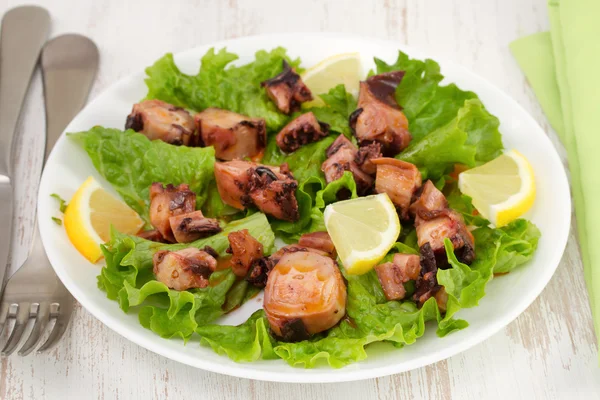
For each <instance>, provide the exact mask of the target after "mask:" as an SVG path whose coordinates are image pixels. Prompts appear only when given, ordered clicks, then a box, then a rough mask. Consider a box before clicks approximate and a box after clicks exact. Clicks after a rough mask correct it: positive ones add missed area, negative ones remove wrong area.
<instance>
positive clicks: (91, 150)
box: [69, 126, 215, 224]
mask: <svg viewBox="0 0 600 400" xmlns="http://www.w3.org/2000/svg"><path fill="white" fill-rule="evenodd" d="M69 137H70V138H71V139H73V140H75V141H76V142H77V143H78V144H79V145H81V147H83V149H84V150H85V151H86V152H87V154H88V155H89V157H90V159H91V160H92V163H93V164H94V167H96V169H97V170H98V172H99V173H100V175H102V176H103V177H104V178H105V179H106V180H107V181H108V182H110V183H111V184H112V186H113V187H114V188H115V189H116V191H117V192H118V193H119V194H120V195H121V197H122V198H123V200H125V202H126V203H127V205H129V207H131V208H132V209H134V210H135V211H136V212H137V213H138V214H140V216H141V217H142V218H143V219H144V220H145V221H146V223H147V224H149V217H148V209H149V206H150V194H149V193H150V185H152V183H154V182H161V183H163V184H167V183H172V184H174V185H179V184H181V183H187V184H188V185H189V186H190V190H192V191H193V192H194V193H196V205H197V207H200V206H202V205H203V204H204V202H205V200H206V198H207V191H208V187H209V185H210V184H211V182H212V181H213V180H214V174H213V167H214V163H215V152H214V149H213V148H212V147H205V148H199V147H186V146H172V145H170V144H167V143H165V142H162V141H160V140H154V141H150V140H148V138H146V136H144V135H142V134H140V133H137V132H134V131H132V130H127V131H125V132H123V131H120V130H118V129H111V128H103V127H100V126H96V127H94V128H92V129H90V130H89V131H87V132H78V133H70V134H69Z"/></svg>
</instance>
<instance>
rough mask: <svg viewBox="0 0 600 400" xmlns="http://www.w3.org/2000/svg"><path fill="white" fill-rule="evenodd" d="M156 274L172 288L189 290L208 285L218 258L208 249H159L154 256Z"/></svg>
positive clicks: (160, 280)
mask: <svg viewBox="0 0 600 400" xmlns="http://www.w3.org/2000/svg"><path fill="white" fill-rule="evenodd" d="M152 262H153V263H154V270H153V271H154V275H155V276H156V279H157V280H158V281H159V282H162V283H164V284H165V285H167V286H168V287H169V288H170V289H175V290H187V289H193V288H204V287H207V286H208V283H209V282H208V278H209V277H210V275H211V274H212V273H213V272H214V271H215V269H216V268H217V260H216V259H215V258H214V257H213V256H212V255H210V254H209V253H207V252H206V251H202V250H198V249H196V248H193V247H191V248H187V249H183V250H179V251H169V250H159V251H157V252H156V253H154V256H153V257H152Z"/></svg>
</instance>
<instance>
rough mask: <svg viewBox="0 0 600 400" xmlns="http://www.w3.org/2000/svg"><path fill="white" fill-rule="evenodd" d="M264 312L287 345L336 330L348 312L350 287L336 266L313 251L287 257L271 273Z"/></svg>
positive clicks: (277, 334) (273, 329) (272, 327)
mask: <svg viewBox="0 0 600 400" xmlns="http://www.w3.org/2000/svg"><path fill="white" fill-rule="evenodd" d="M264 309H265V313H266V315H267V319H268V320H269V325H270V326H271V330H272V331H273V333H274V334H275V335H276V336H278V337H279V338H281V339H282V340H284V341H290V342H292V341H300V340H304V339H307V338H309V337H310V336H311V335H313V334H315V333H319V332H323V331H325V330H327V329H329V328H331V327H333V326H334V325H336V324H337V323H338V322H339V321H340V320H341V319H342V318H343V316H344V314H345V312H346V285H345V284H344V280H343V279H342V274H341V273H340V270H339V268H338V266H337V265H336V262H335V261H334V260H332V259H331V258H329V257H325V256H322V255H319V254H317V253H315V252H311V251H296V252H291V253H287V254H285V255H284V256H283V257H281V259H280V260H279V262H278V263H277V264H276V265H275V267H274V268H273V270H272V271H271V272H270V273H269V277H268V280H267V286H266V288H265V297H264Z"/></svg>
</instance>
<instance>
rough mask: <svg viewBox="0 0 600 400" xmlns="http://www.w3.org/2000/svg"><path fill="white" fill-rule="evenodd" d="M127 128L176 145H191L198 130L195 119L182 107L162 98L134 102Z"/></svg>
mask: <svg viewBox="0 0 600 400" xmlns="http://www.w3.org/2000/svg"><path fill="white" fill-rule="evenodd" d="M125 129H133V130H134V131H136V132H140V133H142V134H144V135H146V137H148V139H150V140H156V139H158V140H162V141H163V142H167V143H170V144H174V145H185V146H188V145H191V144H193V136H194V132H195V131H196V127H195V125H194V119H193V118H192V116H191V115H190V113H189V112H187V111H186V110H184V109H183V108H181V107H175V106H174V105H172V104H168V103H165V102H164V101H160V100H144V101H142V102H140V103H138V104H134V106H133V109H132V110H131V114H129V115H128V116H127V121H126V122H125Z"/></svg>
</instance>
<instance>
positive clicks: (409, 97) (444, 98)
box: [375, 51, 477, 140]
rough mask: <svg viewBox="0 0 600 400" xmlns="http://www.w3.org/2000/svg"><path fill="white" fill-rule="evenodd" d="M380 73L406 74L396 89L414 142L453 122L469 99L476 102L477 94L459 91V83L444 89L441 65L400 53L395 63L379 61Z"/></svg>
mask: <svg viewBox="0 0 600 400" xmlns="http://www.w3.org/2000/svg"><path fill="white" fill-rule="evenodd" d="M375 64H376V66H377V73H383V72H390V71H404V77H403V78H402V81H401V82H400V85H398V88H397V90H396V101H397V102H398V104H400V105H401V106H402V108H403V112H404V114H405V115H406V118H408V121H409V131H410V133H411V134H412V136H413V140H420V139H422V138H423V137H424V136H426V135H427V134H429V133H430V132H433V131H434V130H435V129H437V128H440V127H442V126H444V125H446V124H447V123H448V122H450V121H451V120H452V119H453V118H454V117H455V116H456V114H457V113H458V110H459V109H460V108H461V107H462V106H463V105H464V103H465V100H469V99H476V98H477V95H476V94H475V93H473V92H469V91H464V90H461V89H459V88H458V87H457V86H456V85H455V84H453V83H452V84H449V85H447V86H441V85H440V82H441V81H442V79H443V78H444V76H443V75H442V74H441V73H440V66H439V64H438V63H437V62H435V61H433V60H430V59H426V60H424V61H422V60H417V59H411V58H410V57H408V55H407V54H406V53H403V52H401V51H400V52H399V53H398V58H397V59H396V61H395V62H394V63H393V64H387V63H385V62H384V61H382V60H380V59H377V58H376V59H375Z"/></svg>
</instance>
